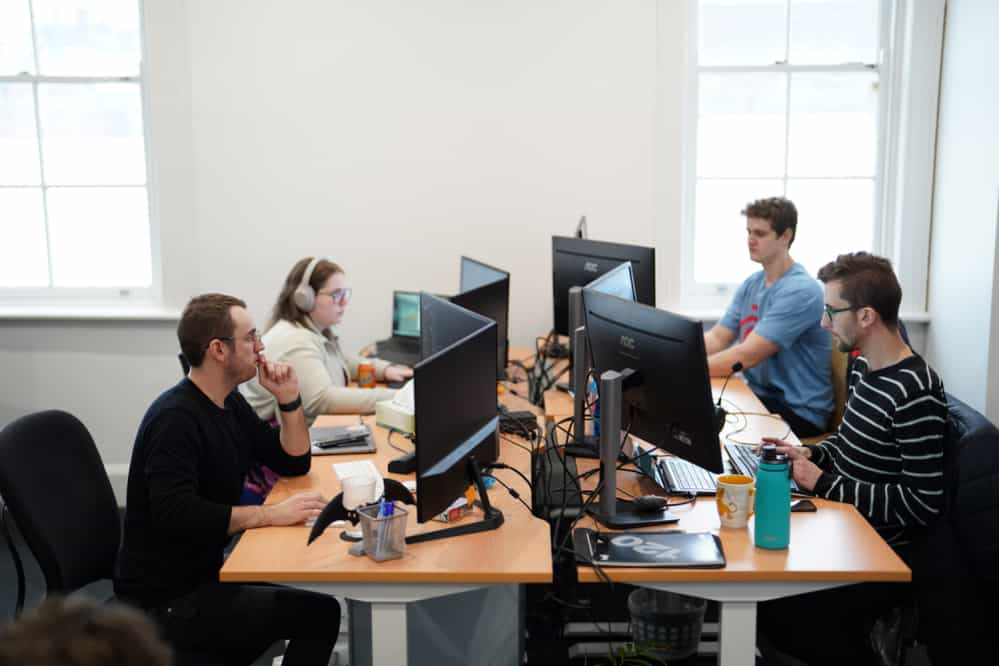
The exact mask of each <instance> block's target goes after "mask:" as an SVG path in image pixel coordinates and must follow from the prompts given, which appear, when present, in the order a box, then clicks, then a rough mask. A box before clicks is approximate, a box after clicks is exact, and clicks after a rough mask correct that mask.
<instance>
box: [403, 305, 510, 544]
mask: <svg viewBox="0 0 999 666" xmlns="http://www.w3.org/2000/svg"><path fill="white" fill-rule="evenodd" d="M420 311H421V324H422V326H421V334H422V336H423V337H425V338H429V339H430V340H431V342H430V343H429V345H428V348H429V349H430V350H431V353H430V354H429V355H428V356H426V357H425V358H424V359H423V360H422V361H420V362H419V363H417V364H416V367H415V368H414V369H413V371H414V380H415V396H414V398H415V400H414V403H415V421H416V502H417V519H418V520H419V522H421V523H422V522H426V521H428V520H430V519H432V518H433V517H434V516H436V515H438V514H440V513H441V512H442V511H444V510H445V509H447V507H448V506H450V505H451V503H453V502H454V500H456V499H457V498H459V497H461V496H463V495H464V494H465V491H466V490H467V489H468V487H469V485H473V484H474V485H476V486H477V488H478V492H479V499H480V501H481V502H482V503H483V508H484V509H485V513H486V515H485V518H484V519H483V520H482V521H476V522H470V523H467V524H463V525H458V526H456V527H453V528H449V529H445V530H438V531H436V532H429V533H426V536H425V535H422V534H421V535H417V536H415V537H414V538H411V539H408V541H410V542H413V541H420V540H425V539H432V538H440V537H443V536H454V535H457V534H466V533H470V532H478V531H484V530H490V529H496V528H497V527H499V525H501V524H502V523H503V514H502V513H500V512H499V511H497V510H496V509H493V508H491V506H490V504H489V498H488V495H487V494H486V492H485V486H484V485H483V484H482V477H481V469H482V467H483V466H485V465H487V464H489V463H491V462H493V461H495V460H496V458H497V457H498V453H499V448H498V447H499V439H498V435H497V428H498V426H499V417H498V416H497V414H496V378H495V372H494V368H495V358H496V323H495V322H493V321H490V320H488V319H486V318H485V317H482V316H481V315H478V314H476V313H474V312H471V311H469V310H466V309H465V308H462V307H460V306H458V305H456V304H454V303H450V302H448V301H446V300H444V299H442V298H439V297H437V296H433V295H431V294H428V293H421V294H420ZM424 537H425V538H424Z"/></svg>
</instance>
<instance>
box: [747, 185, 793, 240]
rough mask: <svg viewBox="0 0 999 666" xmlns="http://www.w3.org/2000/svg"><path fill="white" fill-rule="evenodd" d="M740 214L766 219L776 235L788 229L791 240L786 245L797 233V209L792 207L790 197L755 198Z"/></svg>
mask: <svg viewBox="0 0 999 666" xmlns="http://www.w3.org/2000/svg"><path fill="white" fill-rule="evenodd" d="M742 214H743V215H745V216H746V217H758V218H760V219H761V220H766V221H767V222H769V223H770V228H771V229H773V230H774V232H775V233H776V234H777V235H778V236H780V235H781V234H782V233H784V232H785V231H787V230H788V229H790V230H791V240H790V241H788V243H787V246H788V247H791V243H793V242H794V239H795V237H796V236H797V235H798V209H797V208H795V207H794V204H793V203H791V200H790V199H785V198H784V197H768V198H766V199H757V200H756V201H753V202H752V203H748V204H746V207H745V208H744V209H743V210H742Z"/></svg>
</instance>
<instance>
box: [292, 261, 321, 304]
mask: <svg viewBox="0 0 999 666" xmlns="http://www.w3.org/2000/svg"><path fill="white" fill-rule="evenodd" d="M320 261H321V259H320V258H319V257H313V258H312V261H310V262H309V265H308V266H306V267H305V272H304V273H302V281H301V282H299V283H298V286H297V287H295V293H294V294H292V300H294V301H295V305H296V306H298V309H299V310H301V311H302V312H312V309H313V308H314V307H316V290H315V289H313V288H312V286H311V285H310V284H309V280H311V279H312V271H314V270H316V265H317V264H318V263H319V262H320Z"/></svg>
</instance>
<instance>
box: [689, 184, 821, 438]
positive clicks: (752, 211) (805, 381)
mask: <svg viewBox="0 0 999 666" xmlns="http://www.w3.org/2000/svg"><path fill="white" fill-rule="evenodd" d="M742 214H743V215H745V216H746V231H747V233H748V236H749V238H748V243H749V258H750V259H752V260H753V261H755V262H758V263H760V264H761V265H762V266H763V270H762V271H760V272H758V273H753V274H752V275H750V276H749V277H748V278H746V281H745V282H743V283H742V285H741V286H740V287H739V289H738V290H737V291H736V292H735V297H734V298H733V299H732V302H731V303H730V304H729V306H728V310H727V311H726V312H725V316H724V317H722V319H721V321H719V322H718V323H717V324H716V325H715V326H713V327H712V328H711V330H710V331H708V332H707V333H706V334H705V335H704V347H705V350H706V351H707V354H708V369H709V370H710V372H711V374H712V375H713V376H725V375H727V374H729V373H730V372H731V371H732V366H733V365H735V364H736V363H742V366H743V372H744V374H745V377H746V381H747V383H748V384H749V387H750V388H751V389H752V390H753V393H755V394H756V395H757V396H758V397H759V398H760V400H761V401H762V402H763V404H764V405H765V406H766V407H767V409H768V410H769V411H771V412H773V413H776V414H780V415H781V416H782V417H783V418H784V420H785V421H787V423H788V424H789V425H790V426H791V429H792V430H793V431H794V433H795V434H796V435H797V436H799V437H810V436H813V435H818V434H820V433H822V432H825V430H826V426H827V425H828V421H829V416H830V415H831V414H832V410H833V389H832V380H831V377H830V375H831V372H832V371H831V368H830V363H831V359H830V357H831V354H832V342H831V340H830V337H829V334H828V333H826V332H825V331H823V330H822V327H821V325H820V323H821V320H822V312H823V309H822V308H823V300H822V299H823V293H822V287H821V286H820V285H819V283H818V282H817V281H816V280H815V279H814V278H812V277H811V276H810V275H809V274H808V272H807V271H806V270H805V269H804V267H803V266H802V265H801V264H799V263H796V262H795V261H794V259H792V258H791V255H790V247H791V243H793V242H794V236H795V233H796V232H797V227H798V211H797V209H795V207H794V204H793V203H791V202H790V201H789V200H787V199H785V198H783V197H771V198H769V199H759V200H757V201H754V202H753V203H751V204H749V205H748V206H746V209H745V210H743V211H742Z"/></svg>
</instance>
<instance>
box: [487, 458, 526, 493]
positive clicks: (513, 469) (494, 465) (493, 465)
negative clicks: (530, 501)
mask: <svg viewBox="0 0 999 666" xmlns="http://www.w3.org/2000/svg"><path fill="white" fill-rule="evenodd" d="M487 469H508V470H510V471H511V472H513V473H514V474H516V475H517V476H519V477H520V478H522V479H523V480H524V483H526V484H527V487H528V488H530V489H531V490H534V484H533V483H531V480H530V479H528V478H527V476H526V475H525V474H524V473H523V472H521V471H520V470H519V469H517V468H516V467H512V466H511V465H507V464H506V463H501V462H495V463H490V464H489V467H488V468H487Z"/></svg>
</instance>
